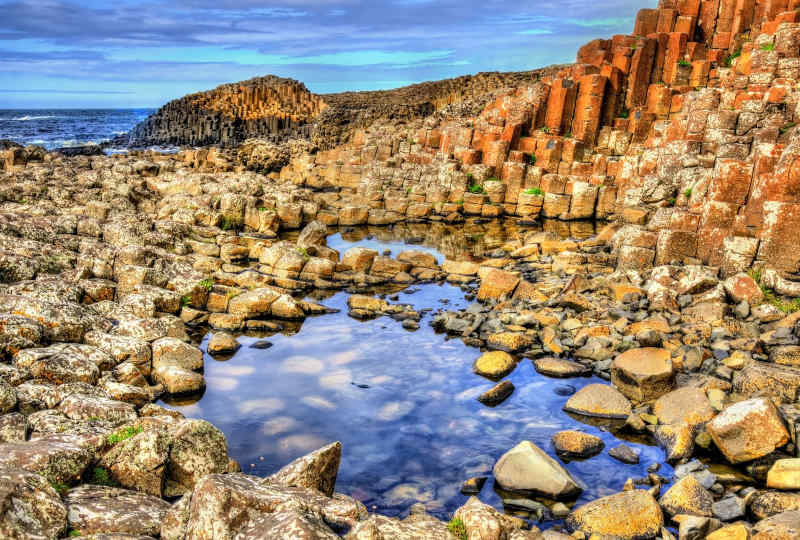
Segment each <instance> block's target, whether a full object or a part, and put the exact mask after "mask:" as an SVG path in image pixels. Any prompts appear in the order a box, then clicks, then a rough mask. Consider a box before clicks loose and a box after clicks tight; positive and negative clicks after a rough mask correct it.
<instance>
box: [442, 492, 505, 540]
mask: <svg viewBox="0 0 800 540" xmlns="http://www.w3.org/2000/svg"><path fill="white" fill-rule="evenodd" d="M453 517H454V518H455V519H460V520H461V521H462V522H463V523H464V528H465V529H466V533H467V538H487V539H489V538H492V539H494V538H497V539H500V538H512V537H513V535H514V533H515V532H517V531H518V530H519V528H518V527H517V522H515V521H514V519H513V518H511V517H510V516H507V515H505V514H502V513H500V512H498V511H497V510H495V509H494V508H492V507H491V506H489V505H487V504H483V503H482V502H481V501H479V500H478V498H477V497H470V498H469V499H468V500H467V502H466V503H464V505H463V506H462V507H460V508H459V509H458V510H456V513H455V514H454V516H453Z"/></svg>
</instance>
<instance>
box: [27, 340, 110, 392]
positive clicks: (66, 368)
mask: <svg viewBox="0 0 800 540" xmlns="http://www.w3.org/2000/svg"><path fill="white" fill-rule="evenodd" d="M14 365H15V366H16V367H17V368H22V369H27V370H28V371H29V372H30V373H31V375H33V376H34V377H35V378H37V379H43V380H45V381H47V382H49V383H52V384H64V383H70V382H85V383H88V384H97V381H98V379H99V378H100V369H99V368H98V367H97V365H96V364H95V363H93V362H92V361H91V360H88V359H86V358H84V357H83V356H80V355H77V354H70V353H66V352H61V351H60V350H58V349H50V348H47V349H25V350H22V351H20V352H18V353H17V354H16V356H15V357H14Z"/></svg>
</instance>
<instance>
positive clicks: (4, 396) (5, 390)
mask: <svg viewBox="0 0 800 540" xmlns="http://www.w3.org/2000/svg"><path fill="white" fill-rule="evenodd" d="M16 406H17V391H16V390H14V387H13V386H11V385H10V384H7V383H5V382H3V381H2V380H0V414H5V413H7V412H9V411H11V410H13V409H14V407H16Z"/></svg>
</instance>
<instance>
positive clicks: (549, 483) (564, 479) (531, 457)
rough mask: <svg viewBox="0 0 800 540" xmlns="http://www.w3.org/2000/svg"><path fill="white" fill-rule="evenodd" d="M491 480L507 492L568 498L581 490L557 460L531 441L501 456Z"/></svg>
mask: <svg viewBox="0 0 800 540" xmlns="http://www.w3.org/2000/svg"><path fill="white" fill-rule="evenodd" d="M494 478H495V480H496V481H497V483H498V484H500V485H501V486H503V488H505V489H507V490H509V491H517V492H523V493H533V494H539V495H545V496H547V497H551V498H554V499H564V498H569V497H572V496H575V495H578V494H580V493H581V491H582V488H581V487H580V486H579V485H578V483H577V482H576V481H575V479H574V478H573V477H572V475H570V474H569V472H567V471H566V469H564V467H562V466H561V465H560V464H559V463H558V461H556V460H555V459H553V458H552V457H550V456H549V455H547V453H546V452H545V451H544V450H542V449H541V448H539V447H538V446H536V445H535V444H533V443H532V442H530V441H522V442H521V443H519V444H518V445H517V446H515V447H514V448H512V449H511V450H509V451H508V452H506V453H505V454H503V456H502V457H501V458H500V459H499V460H498V461H497V463H496V464H495V466H494Z"/></svg>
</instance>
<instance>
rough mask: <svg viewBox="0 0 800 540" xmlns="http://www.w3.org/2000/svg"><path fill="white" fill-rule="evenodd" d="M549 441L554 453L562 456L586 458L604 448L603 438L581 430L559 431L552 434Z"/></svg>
mask: <svg viewBox="0 0 800 540" xmlns="http://www.w3.org/2000/svg"><path fill="white" fill-rule="evenodd" d="M551 441H552V443H553V447H554V448H555V449H556V453H557V454H558V455H559V456H561V457H562V458H563V457H566V458H588V457H591V456H594V455H595V454H598V453H600V452H602V451H603V448H605V443H604V442H603V439H601V438H600V437H595V436H594V435H589V434H588V433H584V432H582V431H572V430H567V431H559V432H558V433H556V434H555V435H553V437H552V439H551Z"/></svg>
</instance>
